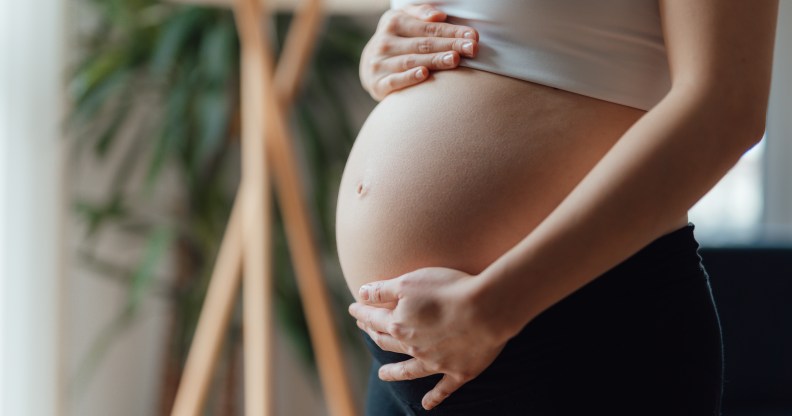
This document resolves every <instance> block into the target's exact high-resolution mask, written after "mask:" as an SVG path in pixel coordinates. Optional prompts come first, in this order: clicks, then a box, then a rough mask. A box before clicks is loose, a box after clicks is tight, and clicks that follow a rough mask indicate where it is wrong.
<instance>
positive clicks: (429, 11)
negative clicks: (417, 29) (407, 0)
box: [402, 4, 448, 22]
mask: <svg viewBox="0 0 792 416" xmlns="http://www.w3.org/2000/svg"><path fill="white" fill-rule="evenodd" d="M402 10H403V11H404V12H405V13H407V14H409V15H410V16H412V17H414V18H416V19H421V20H425V21H427V22H442V21H443V20H445V19H446V18H447V17H448V15H446V14H445V13H443V11H442V10H440V9H438V8H436V7H434V6H432V5H430V4H421V5H417V4H410V5H407V6H405V7H403V8H402Z"/></svg>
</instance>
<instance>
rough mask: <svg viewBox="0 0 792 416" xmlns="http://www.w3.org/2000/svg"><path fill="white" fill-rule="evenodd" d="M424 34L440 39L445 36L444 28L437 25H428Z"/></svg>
mask: <svg viewBox="0 0 792 416" xmlns="http://www.w3.org/2000/svg"><path fill="white" fill-rule="evenodd" d="M424 33H425V34H426V35H427V36H433V37H438V36H441V35H442V34H443V27H442V26H441V25H439V24H437V23H427V24H426V26H425V27H424Z"/></svg>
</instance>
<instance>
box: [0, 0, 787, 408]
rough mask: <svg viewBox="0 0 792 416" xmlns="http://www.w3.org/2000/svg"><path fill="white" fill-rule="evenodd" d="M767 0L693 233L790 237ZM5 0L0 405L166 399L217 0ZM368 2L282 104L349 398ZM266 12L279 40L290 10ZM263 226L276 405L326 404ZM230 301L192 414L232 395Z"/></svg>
mask: <svg viewBox="0 0 792 416" xmlns="http://www.w3.org/2000/svg"><path fill="white" fill-rule="evenodd" d="M781 4H782V9H781V17H780V24H779V29H778V30H779V32H778V33H779V36H778V39H777V45H776V61H775V68H774V79H773V91H772V96H771V108H770V113H769V118H768V126H767V137H766V139H765V140H764V141H763V142H762V143H761V144H760V145H759V146H757V147H756V148H755V149H753V150H752V151H751V152H749V154H746V155H745V156H744V158H743V160H742V161H741V162H740V164H739V165H738V166H737V167H735V169H734V170H733V171H732V172H731V173H730V174H729V175H728V176H727V177H726V178H725V179H724V180H723V181H722V182H721V183H720V184H719V185H718V187H717V188H716V189H715V190H713V191H712V192H711V193H710V194H709V195H708V196H707V197H705V199H703V200H702V201H701V202H700V203H699V204H698V205H697V206H696V207H695V208H694V209H693V210H692V212H691V220H692V221H693V222H694V223H696V224H697V230H696V232H697V235H698V236H699V237H700V239H701V241H702V243H703V244H704V245H706V246H709V247H717V246H729V245H734V244H742V245H752V244H758V243H760V242H767V241H773V242H775V243H776V244H782V245H783V244H787V243H788V242H789V241H790V240H792V239H790V236H792V188H791V187H790V183H789V180H788V178H790V177H792V164H790V163H789V160H790V159H792V124H791V123H792V117H790V115H792V113H790V108H792V76H790V74H792V55H791V53H792V2H790V1H787V0H782V1H781ZM2 10H3V11H2V12H1V13H0V51H3V52H2V55H0V56H1V57H0V415H80V416H91V415H108V414H112V415H160V414H167V411H168V409H169V408H170V404H171V400H172V395H173V393H174V389H175V386H176V382H177V380H178V374H179V366H180V365H181V361H180V360H183V357H184V355H185V353H186V347H187V346H188V345H189V337H190V331H191V329H192V325H193V324H194V321H195V319H196V317H197V316H196V313H197V310H198V308H199V307H200V301H201V299H202V297H201V296H202V293H203V290H205V284H206V279H207V277H208V270H210V266H211V262H212V260H213V258H212V253H214V252H215V251H216V248H217V244H218V243H219V235H220V233H221V232H222V229H223V227H224V218H225V216H226V215H227V210H228V207H230V200H231V197H232V195H233V192H234V191H235V186H236V182H237V180H238V175H237V173H236V169H235V166H236V165H237V164H238V131H237V128H238V126H237V121H236V120H237V117H238V114H236V113H235V111H236V109H235V107H234V105H233V102H234V100H235V95H234V93H233V92H231V91H233V89H234V88H235V86H236V84H235V82H236V81H235V76H236V74H235V72H234V71H236V67H235V66H234V64H233V63H234V62H235V59H236V55H235V54H234V52H233V51H234V50H235V48H236V47H237V45H236V43H235V41H233V40H229V39H232V38H230V37H229V33H231V34H233V33H232V32H228V29H229V28H232V26H230V24H231V23H232V22H231V18H230V15H228V14H227V13H224V12H222V11H219V10H217V9H212V8H201V9H196V8H189V7H187V6H183V5H174V4H157V3H156V2H153V1H146V0H107V1H105V0H95V1H93V0H80V1H71V2H65V1H63V0H39V1H36V2H13V3H12V2H10V1H7V2H4V3H3V9H2ZM108 19H109V20H108ZM114 19H116V20H114ZM377 19H378V13H377V12H374V11H369V12H366V13H357V14H354V15H348V16H336V17H334V18H332V19H330V20H328V22H327V23H326V25H325V26H324V28H323V32H322V33H323V37H322V39H323V41H322V43H321V44H320V45H319V48H318V50H317V56H316V58H315V60H314V64H313V66H312V67H311V69H309V72H308V74H307V76H306V81H305V83H304V85H303V92H302V93H301V95H300V97H298V102H297V106H296V107H295V108H296V109H295V111H294V112H293V117H292V128H293V130H294V131H295V132H298V135H297V136H298V137H299V138H300V140H299V143H298V144H297V145H298V150H299V153H300V155H301V160H300V161H299V163H300V165H301V167H302V171H303V175H304V177H305V179H306V182H307V185H308V194H309V195H308V197H309V199H310V201H311V203H312V204H313V205H314V207H315V208H316V212H317V219H316V224H315V229H316V233H317V235H318V236H319V239H320V243H321V244H322V247H323V251H322V253H323V256H324V265H325V268H326V270H325V272H326V274H327V276H328V280H329V284H330V290H331V294H332V295H333V298H334V299H335V300H336V304H337V306H338V311H337V315H338V316H337V318H338V322H339V327H340V328H342V331H343V333H344V334H345V338H344V340H345V342H346V344H345V345H346V347H345V350H346V352H347V353H348V357H347V362H348V363H349V366H350V373H351V374H352V375H353V380H354V383H355V385H354V389H355V391H356V392H357V393H358V398H359V400H360V402H361V403H362V400H363V390H364V387H363V386H364V382H365V371H366V370H367V369H368V358H367V355H365V353H364V352H363V350H362V349H360V345H359V344H358V343H356V340H355V338H354V336H353V335H354V328H349V327H348V326H349V324H350V322H348V321H349V320H348V319H345V318H346V314H345V304H346V302H348V301H349V300H350V299H351V298H350V297H349V296H348V294H347V293H346V287H345V286H344V284H343V281H342V280H341V276H340V271H339V269H338V267H337V264H335V262H336V260H335V258H334V255H333V253H334V251H333V250H334V247H333V244H332V240H333V239H332V232H331V227H332V223H331V220H332V217H333V211H332V210H333V208H334V199H333V198H334V196H335V188H334V186H337V184H336V181H337V180H338V179H339V178H340V173H341V171H340V169H342V168H343V161H344V160H345V157H346V154H347V153H348V150H349V147H350V146H351V141H352V140H353V139H354V135H355V134H356V132H357V129H358V128H359V127H360V125H361V123H362V121H363V120H364V119H365V117H366V115H367V114H368V112H369V111H370V109H371V108H372V107H373V105H374V102H373V101H372V100H371V99H370V98H368V97H367V95H365V93H364V92H363V91H362V89H361V88H360V86H359V84H358V82H357V79H356V77H357V67H356V65H357V62H356V56H358V55H359V51H360V48H361V47H362V42H365V40H367V37H368V36H370V35H371V33H372V32H373V29H374V27H375V25H376V22H377ZM276 23H277V24H276V27H277V28H278V29H277V30H276V32H278V33H280V34H279V35H277V36H276V38H278V39H282V31H283V29H284V28H285V27H286V24H287V23H288V14H280V15H279V17H278V19H277V22H276ZM130 39H132V40H130ZM167 57H178V58H179V59H180V60H181V61H179V62H176V61H174V60H170V61H169V60H168V59H166V58H167ZM152 68H153V69H152ZM317 68H323V70H322V71H318V70H317ZM221 80H226V81H221ZM182 82H183V83H184V84H181V83H182ZM180 94H182V95H183V96H180ZM133 95H134V97H135V100H133V101H129V102H127V103H126V104H125V101H124V97H130V96H133ZM108 102H109V103H111V105H110V106H105V105H104V104H106V103H108ZM185 103H201V104H200V105H195V106H190V105H187V104H185ZM119 105H121V106H120V107H118V106H119ZM114 106H115V107H114ZM217 114H221V115H222V117H220V118H219V119H218V117H217V116H216V115H217ZM116 119H118V120H121V121H119V122H117V123H116V122H115V120H116ZM168 120H171V121H173V120H184V126H186V127H185V129H187V130H184V131H179V130H178V129H177V130H174V127H173V126H170V127H167V121H168ZM97 122H98V124H96V123H97ZM151 126H159V128H150V127H151ZM163 126H165V127H163ZM168 128H170V129H171V130H168ZM205 131H210V132H213V133H212V134H214V135H212V134H206V135H204V134H202V133H199V132H205ZM323 132H324V133H323ZM158 145H159V146H160V147H157V146H158ZM162 146H165V147H162ZM168 146H170V147H168ZM152 149H154V150H152ZM163 149H164V150H163ZM185 149H203V150H201V151H202V152H204V153H200V152H198V154H197V155H196V154H193V153H191V152H190V151H187V150H185ZM152 171H155V173H152ZM152 178H153V179H152ZM274 238H275V241H276V247H277V253H276V262H277V264H276V268H277V276H276V278H277V281H278V288H279V289H278V299H279V300H278V302H277V308H278V313H279V316H281V317H282V318H281V319H279V320H278V322H277V333H278V338H277V340H276V356H277V357H278V359H277V360H276V372H277V374H278V385H277V389H278V391H277V397H278V399H277V409H278V413H277V414H280V415H322V414H326V412H325V411H324V408H323V399H322V397H321V389H320V387H319V384H318V382H317V380H316V377H315V372H314V369H313V361H312V357H311V354H310V348H309V347H308V346H307V342H306V337H305V331H304V322H303V320H302V319H303V318H302V316H301V313H300V312H299V309H300V305H299V303H298V300H297V299H296V289H295V288H294V286H293V282H292V279H293V275H292V271H291V269H290V267H289V265H288V261H289V259H288V252H287V250H286V249H285V244H284V241H283V236H282V233H281V232H280V231H278V232H277V233H276V235H275V237H274ZM290 282H291V283H290ZM238 318H239V316H238V313H237V314H236V315H235V318H234V322H235V323H234V324H232V329H231V331H230V332H229V334H228V339H227V340H226V347H225V349H224V351H223V353H222V361H221V363H220V364H219V365H218V368H217V372H216V376H215V379H214V381H213V383H214V384H213V388H212V394H211V397H210V400H209V402H208V404H207V409H206V414H214V415H231V414H241V413H242V409H241V401H239V398H241V383H242V367H243V365H244V362H243V360H242V357H241V355H242V354H241V345H240V343H239V340H240V330H239V325H238V324H239V320H238Z"/></svg>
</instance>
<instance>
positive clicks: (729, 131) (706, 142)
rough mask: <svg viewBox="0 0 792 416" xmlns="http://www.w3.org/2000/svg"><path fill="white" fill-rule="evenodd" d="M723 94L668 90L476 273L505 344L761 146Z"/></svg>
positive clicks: (666, 226)
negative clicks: (568, 190)
mask: <svg viewBox="0 0 792 416" xmlns="http://www.w3.org/2000/svg"><path fill="white" fill-rule="evenodd" d="M726 94H728V93H726V92H724V93H723V95H724V96H720V97H718V96H712V95H711V94H710V95H704V94H702V95H698V96H697V95H695V94H689V93H687V94H686V93H677V92H674V91H672V92H671V93H670V94H669V95H668V96H667V97H666V98H665V99H664V100H663V101H662V102H660V103H659V104H658V105H657V106H656V107H655V108H653V109H652V110H650V111H649V112H647V113H646V114H645V115H644V116H643V117H642V118H641V119H640V120H639V121H637V122H636V123H635V124H634V125H633V126H632V127H631V128H630V129H629V130H628V131H626V132H625V134H624V135H623V136H622V137H621V138H620V139H619V141H618V142H617V143H616V144H615V145H614V146H613V148H612V149H611V150H610V151H609V152H608V153H607V154H606V155H605V156H604V157H603V159H601V161H600V162H599V163H598V164H597V165H596V166H595V167H594V168H593V169H592V170H591V171H590V172H589V174H588V175H587V176H586V177H585V178H584V179H583V180H582V181H581V182H580V183H579V184H578V186H577V187H576V188H575V189H574V190H573V191H572V192H571V193H570V194H569V195H568V196H567V198H566V199H565V200H564V201H563V202H562V203H561V204H560V205H559V206H558V207H557V208H556V209H555V210H554V211H553V212H552V213H551V214H550V215H549V216H548V217H547V218H546V219H545V220H544V221H543V222H542V223H541V224H540V225H539V226H538V227H537V228H535V229H534V230H533V231H532V232H531V233H530V234H529V235H528V236H526V237H525V238H524V239H523V240H522V241H520V242H519V243H518V244H517V245H516V246H514V247H513V248H512V249H511V250H509V251H508V252H506V253H505V254H504V255H502V256H501V257H500V258H498V259H497V260H496V261H495V262H494V263H492V265H490V266H489V267H488V268H487V269H486V270H485V271H484V272H483V273H482V274H481V277H482V279H481V289H482V290H481V293H482V296H484V297H486V298H488V299H489V301H490V304H492V305H497V306H493V308H494V309H493V313H497V314H498V315H501V316H504V317H506V316H508V318H506V319H512V321H511V322H505V323H504V324H505V328H504V330H505V331H506V332H507V333H508V334H509V335H508V336H511V335H513V334H514V333H516V332H518V331H519V330H520V329H521V328H522V327H523V326H524V325H525V324H527V323H528V322H529V321H530V320H531V319H533V318H534V317H535V316H537V315H538V314H539V313H541V312H542V311H544V310H545V309H547V308H549V307H550V306H552V305H553V304H555V303H556V302H558V301H559V300H561V299H563V298H564V297H566V296H567V295H569V294H571V293H572V292H574V291H575V290H577V289H579V288H580V287H582V286H583V285H585V284H586V283H588V282H590V281H591V280H593V279H594V278H596V277H597V276H599V275H601V274H602V273H604V272H606V271H607V270H609V269H610V268H611V267H613V266H615V265H617V264H618V263H620V262H621V261H623V260H625V259H626V258H628V257H629V256H630V255H632V254H634V253H635V252H637V251H638V250H640V249H641V248H643V247H644V246H646V245H647V244H648V243H650V242H651V241H652V240H654V239H656V238H657V237H659V236H661V235H662V234H664V233H665V232H667V231H669V230H671V229H672V228H673V225H674V224H675V221H677V220H678V219H679V218H681V217H683V216H684V214H685V213H686V212H687V210H688V209H689V208H690V207H691V206H692V205H693V204H694V203H695V202H696V201H697V200H698V199H699V198H701V196H703V195H704V194H705V193H706V192H707V191H708V190H709V189H710V188H711V187H712V186H714V184H715V183H717V181H718V180H719V179H720V178H721V177H723V175H724V174H725V173H726V172H727V171H728V170H729V169H730V168H731V167H732V166H733V165H734V164H735V163H736V161H737V160H738V159H739V158H740V156H741V155H742V154H743V153H744V152H745V151H746V150H747V149H748V148H749V147H750V146H752V145H753V144H754V143H755V142H756V141H757V140H758V139H759V137H761V136H760V135H761V132H760V131H761V127H762V126H761V123H759V124H758V123H757V122H756V117H754V116H751V115H747V114H741V113H738V112H737V111H733V112H731V113H730V110H728V108H729V107H728V104H729V102H731V101H733V100H735V98H734V97H727V96H725V95H726ZM732 108H739V106H732ZM741 119H742V120H741ZM500 308H503V310H502V311H501V310H499V309H500ZM507 309H508V310H507Z"/></svg>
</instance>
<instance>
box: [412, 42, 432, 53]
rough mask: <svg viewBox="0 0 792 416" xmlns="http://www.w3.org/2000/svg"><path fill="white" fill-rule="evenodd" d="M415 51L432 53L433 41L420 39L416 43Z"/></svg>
mask: <svg viewBox="0 0 792 416" xmlns="http://www.w3.org/2000/svg"><path fill="white" fill-rule="evenodd" d="M415 49H416V50H417V51H418V52H419V53H428V52H431V51H432V40H431V39H418V40H417V41H416V42H415Z"/></svg>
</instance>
